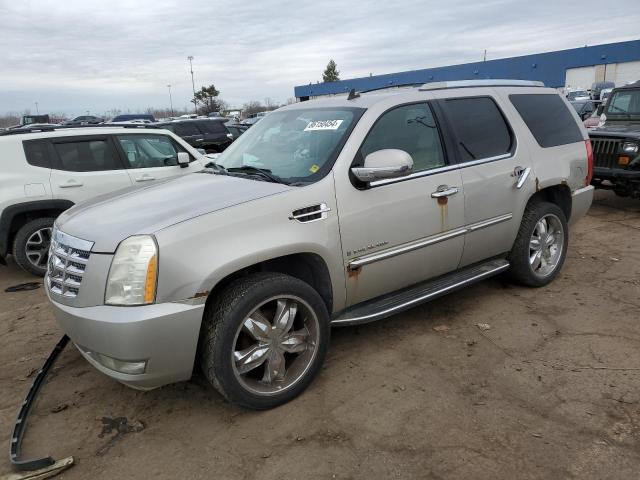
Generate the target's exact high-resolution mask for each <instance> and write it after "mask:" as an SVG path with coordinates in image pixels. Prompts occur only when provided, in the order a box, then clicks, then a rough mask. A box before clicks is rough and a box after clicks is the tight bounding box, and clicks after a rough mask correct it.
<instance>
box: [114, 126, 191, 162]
mask: <svg viewBox="0 0 640 480" xmlns="http://www.w3.org/2000/svg"><path fill="white" fill-rule="evenodd" d="M116 138H117V139H118V143H119V144H120V146H121V147H122V150H123V151H124V155H125V157H126V158H127V162H128V163H129V166H130V167H131V168H153V167H171V166H175V165H178V152H179V151H182V149H178V148H177V145H176V144H174V143H173V141H172V139H171V138H169V137H166V136H163V135H142V134H140V135H118V136H117V137H116Z"/></svg>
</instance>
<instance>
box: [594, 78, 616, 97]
mask: <svg viewBox="0 0 640 480" xmlns="http://www.w3.org/2000/svg"><path fill="white" fill-rule="evenodd" d="M615 86H616V84H615V83H613V82H594V83H593V85H591V100H600V93H601V92H602V90H604V89H605V88H614V87H615Z"/></svg>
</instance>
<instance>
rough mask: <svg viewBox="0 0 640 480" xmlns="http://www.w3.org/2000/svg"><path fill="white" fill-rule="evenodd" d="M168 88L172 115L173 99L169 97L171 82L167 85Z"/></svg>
mask: <svg viewBox="0 0 640 480" xmlns="http://www.w3.org/2000/svg"><path fill="white" fill-rule="evenodd" d="M167 88H168V89H169V105H171V116H172V117H173V99H172V98H171V84H168V85H167Z"/></svg>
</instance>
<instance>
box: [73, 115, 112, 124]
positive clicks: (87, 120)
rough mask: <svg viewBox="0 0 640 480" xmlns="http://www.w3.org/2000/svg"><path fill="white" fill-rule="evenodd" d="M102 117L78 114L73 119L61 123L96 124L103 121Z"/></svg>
mask: <svg viewBox="0 0 640 480" xmlns="http://www.w3.org/2000/svg"><path fill="white" fill-rule="evenodd" d="M103 122H104V118H100V117H96V116H94V115H80V116H79V117H75V118H74V119H73V120H67V121H66V122H64V123H63V125H98V124H99V123H103Z"/></svg>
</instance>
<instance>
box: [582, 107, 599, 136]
mask: <svg viewBox="0 0 640 480" xmlns="http://www.w3.org/2000/svg"><path fill="white" fill-rule="evenodd" d="M603 111H604V104H602V103H601V104H600V105H598V106H597V107H596V109H595V110H594V111H593V112H592V113H591V115H590V116H589V117H588V118H585V119H584V121H583V122H582V124H583V125H584V128H586V129H587V130H591V129H592V128H597V127H598V125H599V124H600V115H602V112H603Z"/></svg>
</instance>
